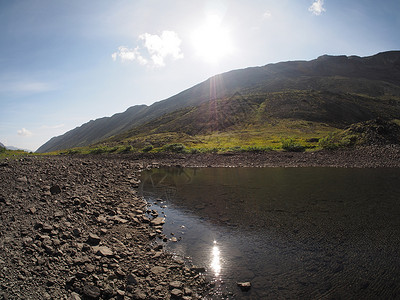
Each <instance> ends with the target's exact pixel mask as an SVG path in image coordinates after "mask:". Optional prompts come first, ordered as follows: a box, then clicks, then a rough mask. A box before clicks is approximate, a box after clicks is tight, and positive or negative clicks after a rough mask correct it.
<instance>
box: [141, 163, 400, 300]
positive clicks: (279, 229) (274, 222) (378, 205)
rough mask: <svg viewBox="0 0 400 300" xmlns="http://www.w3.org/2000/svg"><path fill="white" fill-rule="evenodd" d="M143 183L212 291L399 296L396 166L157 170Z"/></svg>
mask: <svg viewBox="0 0 400 300" xmlns="http://www.w3.org/2000/svg"><path fill="white" fill-rule="evenodd" d="M141 189H142V192H143V195H144V196H145V198H146V199H147V200H148V201H149V202H150V204H151V205H152V206H151V207H150V208H151V209H154V210H157V211H158V212H159V214H160V215H166V224H165V225H164V233H165V234H166V235H167V236H168V237H169V238H173V237H174V238H176V239H177V242H173V241H169V242H167V248H168V249H169V250H170V251H172V252H174V253H176V254H177V255H178V256H181V257H187V258H190V260H191V261H192V262H193V263H194V264H195V265H198V266H204V267H206V269H207V275H208V276H209V277H210V279H211V280H213V282H214V284H215V286H214V288H213V294H212V295H210V298H215V299H221V298H235V299H241V298H243V299H276V298H286V299H287V298H290V299H293V298H301V299H315V298H328V299H331V298H332V299H333V298H335V299H340V298H345V299H348V298H359V299H382V298H385V299H388V298H389V299H390V298H399V297H400V281H399V280H398V279H399V278H400V257H399V246H400V244H399V239H400V196H399V195H400V169H383V168H382V169H351V168H161V169H152V170H150V171H146V172H144V173H143V174H142V185H141ZM172 234H173V235H172ZM245 281H249V282H251V285H252V287H251V289H250V290H249V291H241V290H240V288H239V287H238V286H237V285H236V283H237V282H245Z"/></svg>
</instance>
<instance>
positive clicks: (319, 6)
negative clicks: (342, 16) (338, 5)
mask: <svg viewBox="0 0 400 300" xmlns="http://www.w3.org/2000/svg"><path fill="white" fill-rule="evenodd" d="M323 5H324V0H315V1H314V3H313V4H311V6H310V7H309V8H308V10H309V11H310V12H312V13H313V14H314V15H316V16H319V15H320V14H322V13H323V12H324V11H326V10H325V8H323Z"/></svg>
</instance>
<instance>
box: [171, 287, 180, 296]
mask: <svg viewBox="0 0 400 300" xmlns="http://www.w3.org/2000/svg"><path fill="white" fill-rule="evenodd" d="M182 296H183V292H182V290H180V289H173V290H172V291H171V297H172V298H181V297H182Z"/></svg>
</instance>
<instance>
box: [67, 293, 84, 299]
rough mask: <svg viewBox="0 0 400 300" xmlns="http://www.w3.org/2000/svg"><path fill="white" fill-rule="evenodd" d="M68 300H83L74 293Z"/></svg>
mask: <svg viewBox="0 0 400 300" xmlns="http://www.w3.org/2000/svg"><path fill="white" fill-rule="evenodd" d="M68 300H81V297H80V296H79V294H77V293H75V292H72V293H71V295H70V296H69V298H68Z"/></svg>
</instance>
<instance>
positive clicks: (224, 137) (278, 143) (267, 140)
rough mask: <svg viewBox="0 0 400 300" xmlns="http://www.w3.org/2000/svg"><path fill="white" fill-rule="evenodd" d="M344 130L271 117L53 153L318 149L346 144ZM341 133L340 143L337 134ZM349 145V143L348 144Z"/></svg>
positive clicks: (220, 151)
mask: <svg viewBox="0 0 400 300" xmlns="http://www.w3.org/2000/svg"><path fill="white" fill-rule="evenodd" d="M341 132H343V130H338V129H336V128H333V127H330V126H327V125H325V124H323V123H316V122H308V121H298V120H288V119H286V120H269V122H268V123H266V124H264V126H262V127H260V126H251V125H248V126H247V127H246V128H242V129H239V128H236V129H234V130H230V131H225V132H213V133H210V134H201V135H195V136H191V135H188V134H185V133H179V132H166V133H154V134H147V135H137V136H135V137H129V138H127V139H124V140H122V141H120V142H117V141H113V140H112V139H110V140H106V141H105V142H103V143H99V144H96V145H93V146H89V147H80V148H73V149H69V150H63V151H58V152H54V153H52V154H67V155H74V154H95V155H101V154H128V153H148V152H150V153H159V152H170V153H192V154H195V153H225V152H255V153H257V152H258V153H259V152H266V151H294V152H298V151H316V150H320V149H336V148H338V147H344V146H346V142H345V141H344V139H343V137H342V136H341V135H340V133H341ZM338 135H339V136H341V140H340V143H339V142H338V141H337V136H338ZM348 144H350V143H348Z"/></svg>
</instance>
